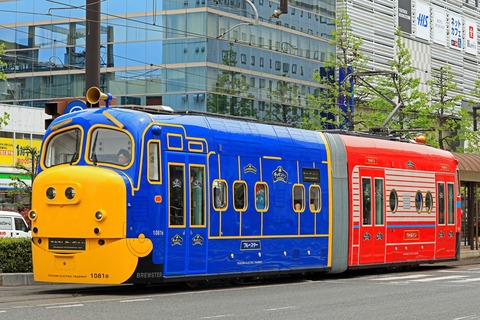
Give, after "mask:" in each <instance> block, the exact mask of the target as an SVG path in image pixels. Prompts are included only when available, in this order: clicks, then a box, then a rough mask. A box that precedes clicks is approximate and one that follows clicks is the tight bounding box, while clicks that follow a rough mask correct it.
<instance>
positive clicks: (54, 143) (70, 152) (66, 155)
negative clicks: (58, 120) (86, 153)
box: [45, 128, 82, 168]
mask: <svg viewBox="0 0 480 320" xmlns="http://www.w3.org/2000/svg"><path fill="white" fill-rule="evenodd" d="M81 140H82V133H81V131H80V129H78V128H74V129H70V130H66V131H63V132H60V133H58V134H56V135H55V136H54V137H53V138H52V139H50V141H48V144H47V148H46V155H45V166H46V167H47V168H48V167H52V166H56V165H59V164H62V163H73V162H75V161H77V160H78V159H79V155H80V142H81Z"/></svg>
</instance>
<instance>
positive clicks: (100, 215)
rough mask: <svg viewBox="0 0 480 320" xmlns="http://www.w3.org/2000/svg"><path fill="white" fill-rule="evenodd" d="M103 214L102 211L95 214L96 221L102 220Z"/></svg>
mask: <svg viewBox="0 0 480 320" xmlns="http://www.w3.org/2000/svg"><path fill="white" fill-rule="evenodd" d="M102 218H103V214H102V213H101V212H100V211H97V212H95V219H97V220H102Z"/></svg>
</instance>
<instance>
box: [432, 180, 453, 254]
mask: <svg viewBox="0 0 480 320" xmlns="http://www.w3.org/2000/svg"><path fill="white" fill-rule="evenodd" d="M455 198H456V194H455V187H454V182H453V178H452V177H450V176H446V175H437V226H436V232H435V238H436V250H435V251H436V252H435V258H436V259H441V258H452V257H454V256H455V249H456V233H455V232H456V229H455V219H456V216H455V210H456V209H455Z"/></svg>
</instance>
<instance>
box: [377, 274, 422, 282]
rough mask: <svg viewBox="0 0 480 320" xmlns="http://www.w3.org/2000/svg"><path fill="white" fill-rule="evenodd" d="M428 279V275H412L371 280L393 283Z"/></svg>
mask: <svg viewBox="0 0 480 320" xmlns="http://www.w3.org/2000/svg"><path fill="white" fill-rule="evenodd" d="M424 277H428V275H427V274H412V275H409V276H396V277H385V278H375V279H370V280H377V281H393V280H411V279H418V278H424Z"/></svg>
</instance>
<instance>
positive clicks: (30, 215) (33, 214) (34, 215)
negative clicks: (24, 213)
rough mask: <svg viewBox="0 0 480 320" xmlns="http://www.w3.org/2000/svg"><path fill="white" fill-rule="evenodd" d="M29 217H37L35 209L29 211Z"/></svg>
mask: <svg viewBox="0 0 480 320" xmlns="http://www.w3.org/2000/svg"><path fill="white" fill-rule="evenodd" d="M28 217H29V218H30V220H35V218H36V217H37V213H36V212H35V211H30V212H29V213H28Z"/></svg>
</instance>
